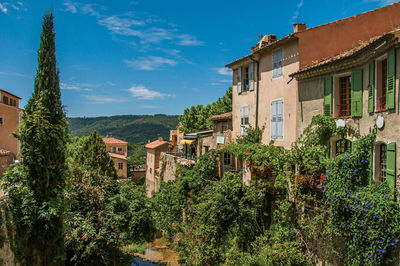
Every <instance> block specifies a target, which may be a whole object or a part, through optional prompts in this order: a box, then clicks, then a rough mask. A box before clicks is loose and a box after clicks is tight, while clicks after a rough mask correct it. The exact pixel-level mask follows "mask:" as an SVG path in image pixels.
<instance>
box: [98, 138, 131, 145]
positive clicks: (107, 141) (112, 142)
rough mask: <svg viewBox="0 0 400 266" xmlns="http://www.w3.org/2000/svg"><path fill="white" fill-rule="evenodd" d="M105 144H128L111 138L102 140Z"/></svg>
mask: <svg viewBox="0 0 400 266" xmlns="http://www.w3.org/2000/svg"><path fill="white" fill-rule="evenodd" d="M103 142H104V143H105V144H127V143H128V142H126V141H123V140H120V139H116V138H113V137H108V138H103Z"/></svg>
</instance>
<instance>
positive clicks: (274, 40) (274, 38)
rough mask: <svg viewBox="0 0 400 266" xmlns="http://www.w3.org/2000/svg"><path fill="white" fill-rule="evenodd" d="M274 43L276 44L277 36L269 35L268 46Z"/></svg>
mask: <svg viewBox="0 0 400 266" xmlns="http://www.w3.org/2000/svg"><path fill="white" fill-rule="evenodd" d="M273 42H276V35H275V34H270V35H268V44H271V43H273Z"/></svg>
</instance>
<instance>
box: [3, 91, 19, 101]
mask: <svg viewBox="0 0 400 266" xmlns="http://www.w3.org/2000/svg"><path fill="white" fill-rule="evenodd" d="M0 91H2V92H5V93H7V94H10V95H11V96H14V97H15V98H17V99H21V97H18V96H17V95H14V94H12V93H11V92H8V91H5V90H3V89H0Z"/></svg>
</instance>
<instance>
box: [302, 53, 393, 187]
mask: <svg viewBox="0 0 400 266" xmlns="http://www.w3.org/2000/svg"><path fill="white" fill-rule="evenodd" d="M379 56H380V55H377V57H379ZM396 57H397V58H396V60H397V66H396V93H395V95H396V96H395V97H396V99H395V109H394V110H390V111H384V112H377V113H372V114H369V113H368V89H367V86H368V78H369V66H368V64H365V65H363V66H360V67H356V68H353V69H349V70H346V71H343V72H338V73H336V72H335V73H330V74H331V75H340V74H342V73H345V72H349V71H350V72H351V71H352V70H357V69H361V68H362V69H363V115H362V117H361V118H348V119H345V121H346V125H350V126H352V127H354V128H355V129H357V130H358V131H359V132H360V134H361V135H367V134H368V133H369V132H370V130H371V129H373V127H374V125H375V123H376V122H375V120H376V118H377V117H378V115H379V114H381V115H382V116H383V117H384V120H385V126H384V128H383V129H378V130H377V138H376V141H377V142H384V143H391V142H396V143H397V144H396V146H397V169H398V168H399V166H400V150H399V149H400V134H399V132H400V116H399V114H398V112H397V111H396V110H398V107H399V79H400V63H399V62H400V50H399V49H397V51H396ZM323 79H324V77H317V78H313V79H309V80H304V81H299V88H298V90H299V100H300V104H299V113H300V114H301V115H299V116H298V125H299V127H298V133H300V132H301V131H303V130H304V128H306V127H307V126H308V125H309V124H310V122H311V119H312V117H313V116H315V115H317V114H323V97H324V95H323V94H324V81H323ZM333 152H334V151H332V154H333ZM398 173H399V171H398V172H397V174H398ZM398 181H399V180H398ZM398 188H399V186H398Z"/></svg>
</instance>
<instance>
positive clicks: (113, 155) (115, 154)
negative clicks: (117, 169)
mask: <svg viewBox="0 0 400 266" xmlns="http://www.w3.org/2000/svg"><path fill="white" fill-rule="evenodd" d="M108 154H109V155H110V157H111V158H118V159H122V160H128V158H126V156H125V155H122V154H118V153H113V152H109V153H108Z"/></svg>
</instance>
